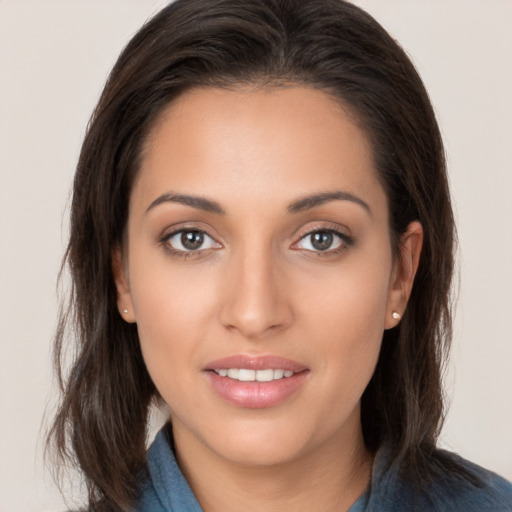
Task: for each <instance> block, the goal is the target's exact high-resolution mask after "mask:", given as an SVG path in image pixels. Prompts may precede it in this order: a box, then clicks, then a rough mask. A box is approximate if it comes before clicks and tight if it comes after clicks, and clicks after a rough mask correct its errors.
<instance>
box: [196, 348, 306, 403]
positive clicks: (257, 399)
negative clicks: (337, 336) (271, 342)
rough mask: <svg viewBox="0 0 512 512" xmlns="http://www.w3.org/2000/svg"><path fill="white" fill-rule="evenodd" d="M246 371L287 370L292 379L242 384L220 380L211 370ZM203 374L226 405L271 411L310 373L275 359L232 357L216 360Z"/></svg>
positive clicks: (224, 379)
mask: <svg viewBox="0 0 512 512" xmlns="http://www.w3.org/2000/svg"><path fill="white" fill-rule="evenodd" d="M224 368H225V369H229V368H245V369H248V370H265V369H268V368H272V369H282V370H290V371H292V372H294V375H292V376H291V377H285V378H282V379H278V380H273V381H270V382H258V381H253V382H241V381H238V380H235V379H230V378H229V377H221V376H220V375H218V374H217V373H215V372H214V371H213V370H221V369H224ZM204 373H205V375H206V377H207V378H208V381H209V383H210V385H211V387H212V389H213V390H214V391H215V392H216V393H217V394H218V395H219V396H220V397H221V398H223V399H224V400H226V401H227V402H228V403H230V404H232V405H235V406H237V407H245V408H249V409H259V408H265V407H273V406H276V405H278V404H280V403H281V402H283V401H284V400H286V399H287V398H288V397H290V396H291V395H293V394H294V393H295V392H296V391H298V390H299V389H300V388H301V387H302V385H303V384H304V383H305V382H306V379H307V377H308V375H309V370H308V368H307V367H306V366H304V365H303V364H300V363H298V362H296V361H292V360H291V359H285V358H282V357H278V356H250V355H242V354H241V355H235V356H229V357H225V358H222V359H217V360H215V361H212V362H211V363H209V364H207V365H206V366H205V368H204Z"/></svg>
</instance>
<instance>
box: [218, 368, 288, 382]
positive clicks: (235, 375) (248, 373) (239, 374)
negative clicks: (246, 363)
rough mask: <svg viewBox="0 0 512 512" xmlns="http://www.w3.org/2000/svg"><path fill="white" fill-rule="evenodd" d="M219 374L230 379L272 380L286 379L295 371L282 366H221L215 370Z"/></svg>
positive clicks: (243, 380)
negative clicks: (258, 367) (260, 368)
mask: <svg viewBox="0 0 512 512" xmlns="http://www.w3.org/2000/svg"><path fill="white" fill-rule="evenodd" d="M214 372H215V373H216V374H217V375H220V376H221V377H227V378H229V379H234V380H239V381H241V382H253V381H258V382H271V381H273V380H279V379H283V378H284V379H286V378H288V377H291V376H292V375H293V371H291V370H284V369H282V368H278V369H275V370H274V369H272V368H267V369H263V370H250V369H247V368H221V369H219V370H214Z"/></svg>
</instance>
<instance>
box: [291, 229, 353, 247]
mask: <svg viewBox="0 0 512 512" xmlns="http://www.w3.org/2000/svg"><path fill="white" fill-rule="evenodd" d="M349 244H350V240H349V239H348V237H346V236H344V235H342V234H341V233H338V232H336V231H333V230H328V229H319V230H317V231H312V232H311V233H308V234H307V235H305V236H303V237H302V238H301V239H300V240H299V242H298V243H297V248H299V249H305V250H307V251H314V252H326V251H329V250H333V249H338V248H339V247H341V246H343V245H349Z"/></svg>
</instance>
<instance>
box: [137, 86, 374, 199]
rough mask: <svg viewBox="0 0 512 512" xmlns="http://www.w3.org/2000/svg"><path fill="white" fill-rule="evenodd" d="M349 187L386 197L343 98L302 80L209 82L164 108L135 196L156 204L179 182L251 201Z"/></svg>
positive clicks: (187, 188)
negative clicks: (261, 84) (242, 84)
mask: <svg viewBox="0 0 512 512" xmlns="http://www.w3.org/2000/svg"><path fill="white" fill-rule="evenodd" d="M340 188H343V189H344V190H345V191H346V192H349V193H354V194H356V195H361V194H362V195H365V196H372V195H379V194H380V195H382V194H383V189H382V188H381V187H380V184H379V181H378V178H377V174H376V170H375V166H374V164H373V158H372V151H371V147H370V143H369V141H368V139H367V137H366V135H365V133H364V132H363V131H362V130H361V129H360V128H359V127H358V125H357V124H356V122H355V117H354V116H353V115H351V113H350V111H349V110H348V109H346V108H344V107H343V106H342V104H341V103H340V102H338V101H337V100H335V99H334V98H332V97H331V96H329V95H327V94H326V93H324V92H322V91H319V90H315V89H311V88H307V87H301V86H294V87H268V88H259V89H254V88H252V89H248V88H240V89H236V90H225V89H219V88H213V87H209V88H198V89H194V90H191V91H188V92H186V93H184V94H183V95H182V96H181V97H179V98H178V99H176V100H175V101H173V102H172V103H171V104H170V105H169V106H168V107H167V108H166V109H165V110H164V111H163V112H162V114H161V115H160V117H159V119H158V120H157V122H156V123H155V125H154V127H153V129H152V130H151V132H150V134H149V137H148V139H147V141H146V144H145V147H144V151H143V158H142V164H141V169H140V173H139V177H138V179H137V182H136V184H135V188H134V195H137V197H138V198H142V199H143V200H144V201H145V202H146V203H148V202H151V200H152V197H153V196H155V195H158V193H163V192H165V191H166V190H165V189H170V190H173V191H177V192H180V193H181V192H183V193H189V194H200V195H205V194H206V195H208V196H210V195H214V196H215V197H216V199H217V200H220V201H222V200H223V199H225V200H226V201H228V200H229V201H234V199H235V197H238V198H239V199H240V200H241V201H242V204H243V201H244V200H246V199H248V198H250V197H251V196H255V195H259V196H261V195H264V197H265V198H266V199H267V200H269V201H270V200H272V198H274V199H275V200H276V201H277V200H289V201H291V200H293V199H296V197H297V196H300V195H306V194H311V193H315V192H325V191H326V190H334V189H340ZM285 196H286V197H285ZM153 199H154V197H153Z"/></svg>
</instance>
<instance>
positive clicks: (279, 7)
mask: <svg viewBox="0 0 512 512" xmlns="http://www.w3.org/2000/svg"><path fill="white" fill-rule="evenodd" d="M71 224H72V225H71V239H70V243H69V247H68V252H67V255H66V260H67V262H68V264H69V265H70V269H71V272H72V276H73V300H72V302H71V304H70V308H69V310H68V312H67V314H65V315H63V317H62V318H61V322H60V327H59V330H58V333H57V338H56V348H57V350H56V356H57V361H59V359H60V353H61V350H62V346H63V342H64V339H65V338H66V337H67V333H68V332H69V329H70V328H74V329H76V332H77V336H78V341H79V351H78V354H77V358H76V361H75V363H74V365H73V368H72V370H71V372H70V375H69V378H67V380H66V381H65V384H63V391H64V395H63V400H62V404H61V408H60V411H59V414H58V416H57V418H56V420H55V423H54V427H53V431H52V436H53V439H54V441H55V442H56V446H57V448H58V450H59V451H60V452H61V453H62V454H63V455H71V457H74V458H76V461H77V462H78V465H79V467H80V468H81V470H82V472H83V474H84V476H85V478H86V481H87V484H88V489H89V505H90V508H91V509H92V510H173V511H175V510H187V511H189V510H201V509H203V510H205V511H215V510H220V509H223V510H226V509H227V510H351V511H352V512H354V511H360V510H418V511H422V510H442V509H443V508H444V509H446V510H458V509H460V510H512V506H511V503H512V487H511V486H510V484H508V483H507V482H506V481H504V480H503V479H501V478H499V477H497V476H496V475H493V474H491V473H489V472H487V471H485V470H482V469H481V468H479V467H477V466H475V465H473V464H471V463H469V462H467V461H464V460H462V459H460V458H458V457H456V456H455V455H453V454H449V453H447V452H443V451H440V450H437V449H436V438H437V434H438V432H439V429H440V426H441V421H442V416H443V403H442V392H441V384H440V367H441V364H442V360H443V357H444V354H445V353H446V351H447V348H448V344H449V341H450V336H451V317H450V303H449V291H450V282H451V275H452V270H453V243H454V226H453V216H452V211H451V206H450V198H449V191H448V186H447V180H446V174H445V161H444V154H443V147H442V141H441V138H440V135H439V130H438V127H437V123H436V120H435V116H434V114H433V111H432V107H431V105H430V102H429V100H428V96H427V94H426V92H425V89H424V87H423V85H422V82H421V80H420V78H419V77H418V75H417V73H416V71H415V70H414V67H413V66H412V64H411V63H410V61H409V60H408V59H407V57H406V56H405V54H404V52H403V51H402V50H401V49H400V48H399V47H398V46H397V44H396V43H395V42H394V41H393V40H392V39H391V38H390V36H389V35H388V34H387V33H386V32H385V31H384V30H383V29H382V28H381V27H380V26H379V25H378V24H377V23H376V22H375V21H374V20H373V19H372V18H371V17H370V16H368V15H367V14H365V13H364V12H363V11H361V10H360V9H358V8H357V7H355V6H353V5H351V4H349V3H345V2H342V1H339V0H318V1H317V0H315V1H311V2H300V1H299V0H295V1H291V0H288V1H286V0H251V1H249V2H239V1H227V0H215V1H212V0H208V1H206V0H185V1H178V2H176V3H174V4H171V5H169V6H168V7H166V8H165V9H164V10H163V11H161V12H160V13H159V14H158V15H157V16H156V17H155V18H154V19H153V20H151V21H150V22H149V23H148V24H147V25H145V26H144V27H143V28H142V29H141V31H140V32H139V33H138V34H137V35H136V36H135V37H134V38H133V40H132V41H131V42H130V44H129V45H128V46H127V48H126V49H125V50H124V52H123V54H122V55H121V57H120V58H119V60H118V62H117V64H116V66H115V67H114V70H113V71H112V74H111V76H110V78H109V81H108V83H107V85H106V87H105V90H104V92H103V94H102V97H101V99H100V102H99V104H98V107H97V109H96V111H95V113H94V116H93V119H92V121H91V124H90V127H89V130H88V133H87V136H86V139H85V141H84V144H83V147H82V153H81V157H80V161H79V165H78V169H77V173H76V177H75V184H74V195H73V205H72V223H71ZM61 380H62V382H63V383H64V379H61ZM153 400H158V401H160V402H165V403H166V404H167V405H168V407H169V410H170V421H169V423H168V424H167V425H166V427H164V429H163V430H162V431H161V432H160V434H159V435H158V436H157V438H156V440H155V442H154V443H153V445H152V447H151V448H150V450H149V452H148V454H147V455H146V447H145V439H146V428H147V416H148V410H149V407H150V404H151V402H152V401H153Z"/></svg>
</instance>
